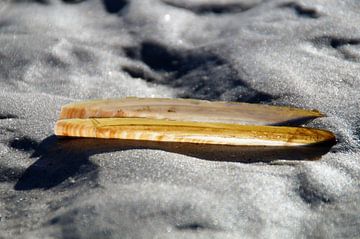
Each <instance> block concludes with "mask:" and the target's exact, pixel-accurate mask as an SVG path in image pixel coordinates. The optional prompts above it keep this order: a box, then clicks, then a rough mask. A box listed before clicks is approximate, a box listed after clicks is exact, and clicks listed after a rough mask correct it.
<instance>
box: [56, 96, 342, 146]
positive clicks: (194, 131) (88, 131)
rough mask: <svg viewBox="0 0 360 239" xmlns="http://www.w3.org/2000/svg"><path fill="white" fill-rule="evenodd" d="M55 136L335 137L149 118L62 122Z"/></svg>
mask: <svg viewBox="0 0 360 239" xmlns="http://www.w3.org/2000/svg"><path fill="white" fill-rule="evenodd" d="M101 103H103V101H101ZM87 106H89V105H87ZM68 109H69V108H68ZM97 110H99V108H97ZM72 112H80V111H72ZM85 115H86V116H87V112H85V113H84V114H83V116H85ZM63 116H64V115H63ZM72 116H73V115H72ZM55 134H56V135H58V136H73V137H89V138H106V139H126V140H142V141H159V142H183V143H196V144H210V145H232V146H305V145H317V144H334V142H335V136H334V135H333V134H332V133H331V132H329V131H325V130H319V129H312V128H303V127H280V126H255V125H238V124H228V123H212V122H191V121H171V120H164V119H148V118H92V119H62V120H59V121H58V122H57V123H56V125H55Z"/></svg>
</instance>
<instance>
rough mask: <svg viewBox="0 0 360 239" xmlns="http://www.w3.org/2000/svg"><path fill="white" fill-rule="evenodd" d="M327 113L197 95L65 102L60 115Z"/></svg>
mask: <svg viewBox="0 0 360 239" xmlns="http://www.w3.org/2000/svg"><path fill="white" fill-rule="evenodd" d="M322 116H323V114H321V113H320V112H318V111H316V110H305V109H298V108H291V107H283V106H270V105H264V104H249V103H237V102H220V101H206V100H194V99H168V98H135V97H129V98H123V99H105V100H90V101H82V102H75V103H71V104H67V105H64V106H63V107H62V109H61V113H60V119H72V118H83V119H85V118H150V119H167V120H176V121H194V122H218V123H231V124H243V125H244V124H246V125H290V124H291V125H299V124H303V123H306V122H307V121H309V120H312V119H315V118H317V117H322Z"/></svg>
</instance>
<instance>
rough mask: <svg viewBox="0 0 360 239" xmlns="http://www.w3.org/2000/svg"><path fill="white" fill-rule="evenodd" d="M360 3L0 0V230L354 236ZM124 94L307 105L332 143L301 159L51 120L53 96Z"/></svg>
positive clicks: (359, 223)
mask: <svg viewBox="0 0 360 239" xmlns="http://www.w3.org/2000/svg"><path fill="white" fill-rule="evenodd" d="M359 12H360V2H359V1H356V0H353V1H345V0H344V1H340V0H339V1H335V0H331V1H320V0H318V1H315V0H303V1H300V0H294V1H261V0H254V1H251V0H238V1H236V0H222V1H220V0H197V1H195V0H153V1H150V0H133V1H126V0H117V1H115V0H103V1H100V0H98V1H96V0H88V1H69V0H67V1H65V0H63V1H60V0H33V1H30V0H28V1H26V0H2V1H1V2H0V238H359V236H360V184H359V183H360V150H359V145H360V139H359V137H360V114H359V111H360V25H359V23H360V15H359ZM125 96H144V97H145V96H146V97H192V98H200V99H210V100H231V101H245V102H261V103H267V104H275V105H290V106H296V107H303V108H314V109H318V110H320V111H322V112H324V113H325V114H327V116H328V117H327V118H322V119H318V120H316V121H314V122H313V123H311V124H310V125H309V126H311V127H320V128H325V129H328V130H331V131H333V132H334V133H335V134H336V135H337V138H338V144H337V145H336V146H334V147H333V148H332V149H331V150H330V152H328V153H326V154H325V155H323V156H322V157H321V159H320V160H318V161H309V160H296V161H295V160H291V159H299V157H300V159H301V156H302V155H303V154H302V152H298V153H294V155H293V158H292V156H291V155H290V156H289V154H286V152H285V153H284V154H283V153H279V152H261V151H260V152H255V151H254V150H251V149H249V151H246V152H242V153H239V154H237V153H236V152H235V153H228V152H225V151H226V150H224V151H222V149H219V150H217V149H211V150H212V151H211V150H210V149H209V151H207V150H208V149H207V148H203V147H200V148H198V149H191V147H190V149H189V148H187V147H188V146H183V147H184V149H183V148H177V147H175V146H172V145H161V144H160V145H158V144H153V145H151V144H150V145H145V146H144V145H142V144H132V143H131V142H130V143H129V142H118V141H107V140H85V139H72V140H66V139H63V140H59V139H57V138H56V137H55V136H54V135H53V126H54V123H55V121H56V119H57V117H58V114H59V110H60V107H61V105H63V104H65V103H69V102H72V101H76V100H82V99H92V98H107V97H125ZM211 152H214V154H212V153H211ZM249 155H250V156H249ZM251 155H253V156H251ZM264 155H266V156H264ZM284 155H287V156H286V157H284ZM249 157H250V160H251V159H252V160H254V161H257V162H256V163H246V160H244V159H247V158H249ZM283 158H285V159H286V160H282V161H279V160H278V159H283ZM306 158H307V157H306ZM289 159H290V160H289ZM214 160H215V161H214ZM233 161H235V162H233ZM236 161H238V162H236ZM263 161H266V162H263ZM268 161H270V162H268Z"/></svg>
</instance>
